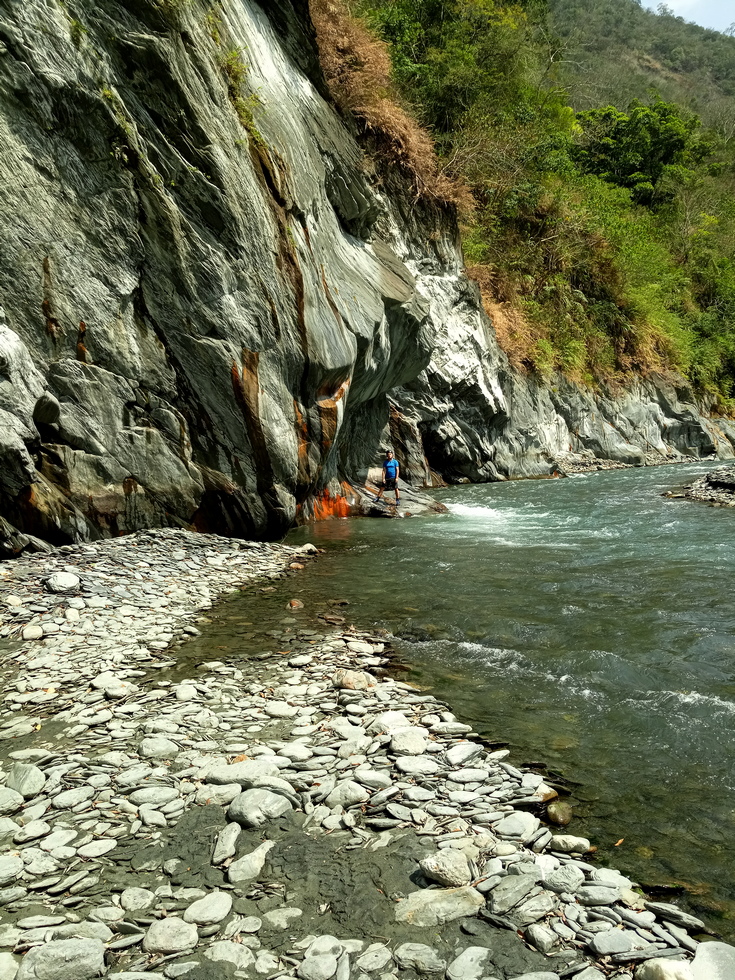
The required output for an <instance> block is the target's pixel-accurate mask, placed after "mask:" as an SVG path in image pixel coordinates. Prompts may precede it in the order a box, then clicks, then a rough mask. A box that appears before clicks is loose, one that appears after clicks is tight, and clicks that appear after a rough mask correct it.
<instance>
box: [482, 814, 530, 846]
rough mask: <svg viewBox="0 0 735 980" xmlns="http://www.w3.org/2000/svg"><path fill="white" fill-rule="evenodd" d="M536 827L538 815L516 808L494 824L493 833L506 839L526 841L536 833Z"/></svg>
mask: <svg viewBox="0 0 735 980" xmlns="http://www.w3.org/2000/svg"><path fill="white" fill-rule="evenodd" d="M538 828H539V819H538V817H534V815H533V814H532V813H526V812H525V811H524V810H516V811H514V812H513V813H509V814H508V816H507V817H503V819H502V820H500V821H499V822H498V823H497V824H495V826H494V827H493V833H495V834H497V836H498V837H503V838H504V839H506V840H521V841H526V840H529V838H531V837H532V836H533V835H534V834H535V833H536V831H537V830H538Z"/></svg>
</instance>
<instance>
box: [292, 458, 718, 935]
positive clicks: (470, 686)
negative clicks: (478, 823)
mask: <svg viewBox="0 0 735 980" xmlns="http://www.w3.org/2000/svg"><path fill="white" fill-rule="evenodd" d="M704 469H706V465H698V466H684V467H660V468H650V469H635V470H623V471H612V472H602V473H593V474H589V475H580V476H575V477H572V478H570V479H566V480H544V481H523V482H512V483H505V484H491V485H484V486H474V487H461V488H453V489H451V490H446V491H441V492H439V493H438V494H437V495H438V497H439V498H440V499H441V500H442V501H443V502H444V503H446V504H447V505H448V506H449V508H450V513H449V514H448V515H444V516H440V517H431V518H422V519H416V520H385V521H380V520H351V521H331V522H325V523H322V524H319V525H316V526H313V527H310V528H303V529H300V530H298V531H295V532H293V533H292V534H291V535H290V536H289V538H288V540H289V541H290V542H292V543H294V544H296V543H300V542H301V541H305V540H311V541H314V543H315V544H317V545H319V546H321V547H324V548H325V549H326V550H327V555H326V556H325V557H324V558H322V560H320V561H319V562H317V563H316V564H315V565H314V566H312V567H311V568H310V570H309V571H308V572H307V573H306V574H305V575H304V577H303V578H302V579H300V580H298V583H299V584H298V585H296V583H294V582H293V580H291V581H290V583H289V587H290V588H291V590H292V594H297V595H298V596H299V598H301V599H302V600H303V601H304V602H305V605H306V609H305V610H304V612H305V615H307V616H308V613H309V605H310V603H312V604H315V603H317V602H318V601H319V600H323V599H324V598H325V597H330V596H331V597H333V598H340V599H345V600H348V601H349V603H350V606H349V607H347V609H348V613H347V615H348V619H350V620H354V621H355V622H357V623H359V624H361V625H363V626H366V625H380V626H382V627H385V628H387V629H388V630H390V632H391V633H393V634H394V635H395V637H396V641H395V645H396V647H397V649H398V651H399V653H400V654H401V656H402V657H403V658H404V660H405V661H406V663H408V664H410V665H411V668H412V678H413V680H415V681H416V682H417V683H419V684H422V685H425V686H427V687H430V688H431V689H432V691H433V692H434V693H436V694H438V695H439V696H441V697H443V698H444V699H446V700H447V701H448V702H449V703H450V704H451V705H452V706H453V708H454V709H455V710H456V711H457V713H458V714H460V715H461V716H462V719H463V720H467V721H469V722H471V723H472V724H473V725H474V726H475V728H476V729H477V730H478V731H479V732H481V733H482V734H483V735H485V736H486V737H487V738H489V739H491V740H493V741H495V742H498V743H507V744H509V745H510V746H511V747H512V749H513V754H512V760H513V761H515V762H517V763H533V762H537V763H541V764H543V765H545V766H546V767H548V768H547V770H546V771H547V775H548V776H549V778H552V779H554V778H558V777H560V776H561V777H565V778H566V779H567V780H569V781H570V782H569V784H568V787H569V789H570V790H571V797H570V799H571V801H572V802H573V803H574V804H575V813H576V819H575V820H574V821H573V823H572V826H571V827H570V830H571V832H574V833H582V834H584V835H585V836H590V837H591V838H593V840H594V842H595V843H596V844H598V845H599V849H600V852H601V855H602V856H603V858H604V859H605V860H606V861H608V862H609V863H610V864H614V865H615V866H617V867H619V868H621V870H624V871H626V872H628V873H630V874H631V875H632V876H633V877H635V878H636V879H637V880H639V881H641V882H644V883H646V884H648V885H653V886H662V887H661V891H660V894H664V895H665V894H667V893H668V891H667V889H666V888H665V887H663V886H671V888H672V893H675V890H676V888H677V887H683V889H684V890H685V897H686V900H687V901H688V903H689V907H690V908H694V909H698V910H700V911H702V912H703V913H704V914H705V915H706V916H707V917H708V921H709V922H710V923H712V924H714V926H715V928H716V929H717V930H718V931H719V932H720V933H721V934H722V935H723V936H728V937H730V938H732V937H733V935H734V934H735V882H734V880H733V870H734V869H733V864H734V862H733V858H732V853H733V847H732V841H733V836H734V835H735V604H734V603H733V600H732V587H733V582H734V581H735V513H734V512H733V511H731V510H725V509H719V508H711V507H707V506H704V505H700V504H695V503H691V502H688V501H680V500H669V499H665V498H662V497H661V493H662V491H664V490H666V489H669V488H671V487H673V486H676V485H677V484H681V483H682V482H686V481H688V480H690V479H691V478H692V477H693V476H694V475H695V474H697V473H700V472H703V471H704ZM294 586H296V588H298V589H300V590H301V591H300V592H294V591H293V589H294ZM278 605H279V608H280V609H281V610H282V609H283V605H281V604H280V602H279V604H278ZM281 615H282V613H281ZM621 839H622V843H618V842H620V841H621ZM616 845H617V846H616Z"/></svg>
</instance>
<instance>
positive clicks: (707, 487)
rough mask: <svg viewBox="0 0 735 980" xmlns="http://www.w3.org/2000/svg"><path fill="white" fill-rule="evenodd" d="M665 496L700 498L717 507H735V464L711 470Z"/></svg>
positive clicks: (689, 498)
mask: <svg viewBox="0 0 735 980" xmlns="http://www.w3.org/2000/svg"><path fill="white" fill-rule="evenodd" d="M665 496H669V497H685V498H686V499H688V500H700V501H702V502H703V503H707V504H712V505H714V506H717V507H735V466H724V467H722V468H720V469H717V470H711V471H710V472H709V473H705V474H704V476H700V477H699V479H698V480H695V481H694V483H692V484H691V485H690V486H688V487H684V488H683V490H680V491H673V490H672V491H669V492H668V493H667V494H665Z"/></svg>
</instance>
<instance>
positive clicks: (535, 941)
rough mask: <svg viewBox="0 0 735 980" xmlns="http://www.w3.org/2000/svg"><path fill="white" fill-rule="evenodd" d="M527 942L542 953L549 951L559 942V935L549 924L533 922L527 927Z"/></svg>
mask: <svg viewBox="0 0 735 980" xmlns="http://www.w3.org/2000/svg"><path fill="white" fill-rule="evenodd" d="M525 936H526V942H528V943H530V944H531V946H534V947H535V948H536V949H537V950H538V951H539V952H540V953H548V952H549V950H550V949H552V948H553V947H554V946H555V945H556V944H557V943H558V942H559V937H558V936H557V935H556V934H555V933H554V932H552V930H551V929H549V928H548V926H544V925H541V924H540V923H539V922H533V923H532V924H531V925H530V926H529V927H528V928H527V929H526V933H525Z"/></svg>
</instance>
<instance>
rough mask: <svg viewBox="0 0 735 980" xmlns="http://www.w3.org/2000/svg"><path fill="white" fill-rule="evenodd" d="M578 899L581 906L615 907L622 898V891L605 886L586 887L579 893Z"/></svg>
mask: <svg viewBox="0 0 735 980" xmlns="http://www.w3.org/2000/svg"><path fill="white" fill-rule="evenodd" d="M576 898H577V901H578V902H579V904H580V905H588V906H595V905H614V904H615V902H617V900H618V899H619V898H620V890H619V889H618V888H606V887H605V886H604V885H586V886H585V887H584V888H580V889H579V890H578V891H577V894H576Z"/></svg>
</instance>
